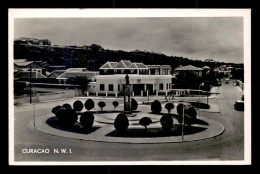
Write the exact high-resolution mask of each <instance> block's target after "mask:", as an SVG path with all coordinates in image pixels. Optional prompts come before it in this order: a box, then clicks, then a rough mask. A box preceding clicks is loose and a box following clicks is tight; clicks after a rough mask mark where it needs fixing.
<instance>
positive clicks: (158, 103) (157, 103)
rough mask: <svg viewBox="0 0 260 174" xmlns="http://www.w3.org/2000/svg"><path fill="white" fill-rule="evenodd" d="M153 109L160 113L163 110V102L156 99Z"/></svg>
mask: <svg viewBox="0 0 260 174" xmlns="http://www.w3.org/2000/svg"><path fill="white" fill-rule="evenodd" d="M151 110H152V112H153V113H156V114H159V113H160V112H161V111H162V105H161V102H159V101H158V100H154V101H153V102H152V104H151Z"/></svg>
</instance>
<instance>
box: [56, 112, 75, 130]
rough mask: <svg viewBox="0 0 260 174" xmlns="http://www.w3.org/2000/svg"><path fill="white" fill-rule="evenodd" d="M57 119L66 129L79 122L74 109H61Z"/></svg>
mask: <svg viewBox="0 0 260 174" xmlns="http://www.w3.org/2000/svg"><path fill="white" fill-rule="evenodd" d="M57 117H58V120H59V121H60V123H61V124H62V125H64V126H66V127H71V126H73V125H74V124H75V123H76V122H77V120H78V114H77V113H76V111H75V110H74V109H71V108H69V109H68V108H61V109H59V110H58V111H57Z"/></svg>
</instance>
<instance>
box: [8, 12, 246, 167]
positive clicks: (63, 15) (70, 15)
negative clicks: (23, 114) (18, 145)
mask: <svg viewBox="0 0 260 174" xmlns="http://www.w3.org/2000/svg"><path fill="white" fill-rule="evenodd" d="M8 13H9V14H8V28H9V33H8V53H9V57H8V64H9V66H8V67H9V72H8V79H9V91H8V92H9V164H10V165H250V164H251V9H9V12H8ZM85 17H102V18H104V17H106V18H111V17H243V18H244V68H245V71H244V73H245V85H244V94H245V111H244V130H245V134H244V135H245V136H244V160H241V161H137V162H135V161H126V162H122V161H113V162H107V161H99V162H82V161H78V162H53V161H50V162H46V161H45V162H16V161H14V124H13V123H14V110H13V108H14V103H13V40H14V33H13V32H14V19H15V18H85Z"/></svg>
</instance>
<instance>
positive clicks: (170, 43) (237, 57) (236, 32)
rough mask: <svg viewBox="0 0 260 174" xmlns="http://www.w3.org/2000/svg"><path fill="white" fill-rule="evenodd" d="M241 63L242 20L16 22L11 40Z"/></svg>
mask: <svg viewBox="0 0 260 174" xmlns="http://www.w3.org/2000/svg"><path fill="white" fill-rule="evenodd" d="M19 37H32V38H38V39H49V40H50V41H51V42H52V45H77V46H83V45H91V44H98V45H100V46H102V47H103V48H104V49H111V50H124V51H133V50H140V51H144V50H146V51H149V52H157V53H158V52H160V53H163V54H165V55H168V56H182V57H185V58H189V59H195V60H196V59H198V60H205V59H213V60H216V61H220V62H229V63H243V61H244V47H243V45H244V43H243V18H242V17H169V18H166V17H164V18H19V19H18V18H17V19H15V20H14V38H15V39H17V38H19Z"/></svg>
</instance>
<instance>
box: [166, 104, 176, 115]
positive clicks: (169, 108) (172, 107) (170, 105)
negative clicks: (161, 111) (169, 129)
mask: <svg viewBox="0 0 260 174" xmlns="http://www.w3.org/2000/svg"><path fill="white" fill-rule="evenodd" d="M165 108H166V109H167V110H168V113H169V114H170V112H171V110H172V109H174V104H172V103H167V104H166V105H165Z"/></svg>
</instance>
